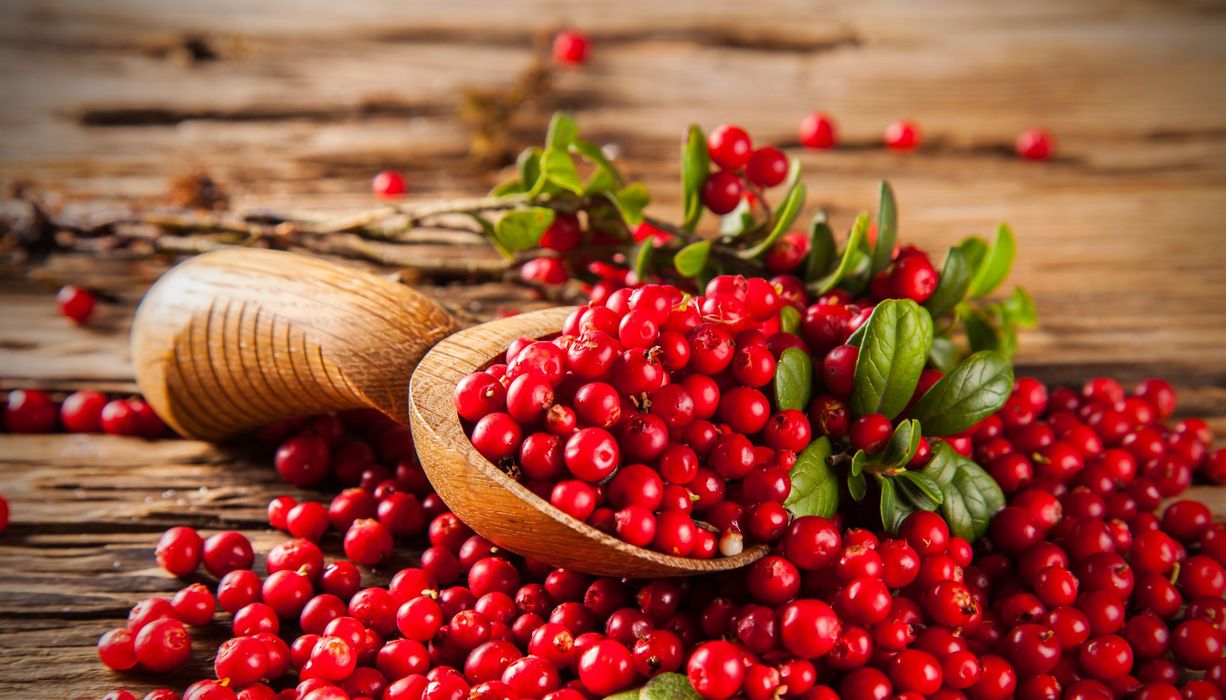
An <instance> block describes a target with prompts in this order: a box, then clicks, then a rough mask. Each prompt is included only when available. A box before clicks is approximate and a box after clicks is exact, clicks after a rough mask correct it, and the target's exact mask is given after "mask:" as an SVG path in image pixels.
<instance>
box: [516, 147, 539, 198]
mask: <svg viewBox="0 0 1226 700" xmlns="http://www.w3.org/2000/svg"><path fill="white" fill-rule="evenodd" d="M542 152H543V151H541V149H539V148H525V149H524V150H522V151H520V153H519V158H518V159H517V160H516V161H515V166H516V168H517V169H518V170H519V179H520V181H521V182H523V183H524V188H526V189H527V190H529V191H535V192H540V190H539V189H538V187H540V186H544V182H542V181H541V153H542Z"/></svg>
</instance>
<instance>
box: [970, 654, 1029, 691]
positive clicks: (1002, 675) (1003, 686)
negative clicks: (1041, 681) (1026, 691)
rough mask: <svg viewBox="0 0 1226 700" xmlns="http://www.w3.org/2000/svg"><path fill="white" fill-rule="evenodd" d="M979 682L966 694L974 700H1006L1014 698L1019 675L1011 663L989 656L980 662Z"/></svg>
mask: <svg viewBox="0 0 1226 700" xmlns="http://www.w3.org/2000/svg"><path fill="white" fill-rule="evenodd" d="M979 667H980V673H979V680H978V681H976V682H975V684H974V685H972V686H971V687H969V688H967V689H966V694H967V695H968V696H969V697H971V698H972V699H973V700H1004V698H1009V697H1013V693H1014V691H1015V690H1016V689H1017V673H1016V672H1015V671H1014V670H1013V667H1012V666H1010V665H1009V662H1008V661H1006V660H1005V659H1003V658H1001V657H999V656H996V655H995V654H987V655H985V656H983V657H982V658H981V659H980V661H979Z"/></svg>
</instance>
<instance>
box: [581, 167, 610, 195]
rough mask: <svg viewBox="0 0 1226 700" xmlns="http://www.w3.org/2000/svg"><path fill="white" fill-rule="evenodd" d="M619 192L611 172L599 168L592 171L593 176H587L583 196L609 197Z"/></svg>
mask: <svg viewBox="0 0 1226 700" xmlns="http://www.w3.org/2000/svg"><path fill="white" fill-rule="evenodd" d="M616 191H617V183H616V182H614V181H613V176H611V175H609V171H608V170H605V169H603V168H597V169H595V170H593V171H592V174H591V175H588V176H587V180H586V181H584V183H583V194H585V195H588V196H591V195H597V194H605V195H608V194H610V193H613V192H616Z"/></svg>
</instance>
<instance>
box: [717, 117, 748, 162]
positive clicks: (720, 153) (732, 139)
mask: <svg viewBox="0 0 1226 700" xmlns="http://www.w3.org/2000/svg"><path fill="white" fill-rule="evenodd" d="M752 152H753V144H752V143H751V142H750V140H749V134H747V133H745V130H744V129H742V128H741V127H739V126H733V125H731V124H723V125H721V126H717V127H715V128H714V129H712V130H711V133H710V134H709V135H708V136H707V153H708V154H709V155H710V156H711V160H713V161H715V164H716V165H718V166H719V167H721V168H727V169H728V170H736V169H737V168H740V167H742V166H744V165H745V164H746V163H747V162H748V161H749V157H750V154H751V153H752Z"/></svg>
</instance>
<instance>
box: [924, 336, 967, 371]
mask: <svg viewBox="0 0 1226 700" xmlns="http://www.w3.org/2000/svg"><path fill="white" fill-rule="evenodd" d="M961 359H962V350H961V349H960V348H959V347H958V346H957V344H956V343H954V341H952V340H950V339H949V338H933V339H932V349H931V350H929V351H928V361H929V362H931V363H932V366H933V367H936V368H937V369H939V370H941V371H942V372H945V373H948V372H949V371H950V370H951V369H953V368H954V366H955V365H957V364H958V360H961Z"/></svg>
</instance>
